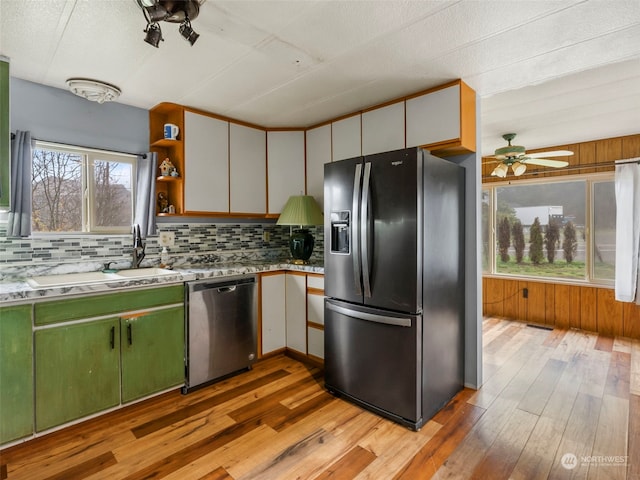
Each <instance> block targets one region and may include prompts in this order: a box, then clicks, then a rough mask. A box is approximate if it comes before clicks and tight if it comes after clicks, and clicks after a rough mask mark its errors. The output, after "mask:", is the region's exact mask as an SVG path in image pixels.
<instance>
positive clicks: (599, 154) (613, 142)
mask: <svg viewBox="0 0 640 480" xmlns="http://www.w3.org/2000/svg"><path fill="white" fill-rule="evenodd" d="M621 158H622V138H621V137H618V138H607V139H605V140H598V141H596V162H597V163H607V162H614V161H616V160H620V159H621ZM612 169H613V167H611V166H608V167H600V168H597V169H596V171H598V172H606V171H611V170H612Z"/></svg>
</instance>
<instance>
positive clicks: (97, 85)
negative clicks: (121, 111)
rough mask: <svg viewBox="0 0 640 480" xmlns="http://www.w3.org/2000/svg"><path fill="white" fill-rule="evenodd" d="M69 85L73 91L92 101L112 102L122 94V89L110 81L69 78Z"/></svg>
mask: <svg viewBox="0 0 640 480" xmlns="http://www.w3.org/2000/svg"><path fill="white" fill-rule="evenodd" d="M67 86H68V87H69V90H71V92H72V93H75V94H76V95H78V96H79V97H82V98H86V99H87V100H91V101H92V102H98V103H104V102H112V101H114V100H116V99H117V98H118V97H119V96H120V93H121V92H120V89H119V88H118V87H116V86H115V85H111V84H110V83H105V82H101V81H99V80H91V79H90V78H69V79H68V80H67Z"/></svg>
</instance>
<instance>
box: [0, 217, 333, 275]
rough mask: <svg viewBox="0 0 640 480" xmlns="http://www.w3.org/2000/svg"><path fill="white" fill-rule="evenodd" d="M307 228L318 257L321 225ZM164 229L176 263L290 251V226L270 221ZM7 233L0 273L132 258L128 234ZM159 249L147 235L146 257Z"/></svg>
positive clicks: (0, 231)
mask: <svg viewBox="0 0 640 480" xmlns="http://www.w3.org/2000/svg"><path fill="white" fill-rule="evenodd" d="M310 230H311V233H312V234H313V236H314V238H315V247H314V253H313V256H312V258H311V260H312V261H315V262H322V255H323V254H322V252H323V248H324V239H323V233H324V232H323V227H322V226H317V227H310ZM162 231H172V232H175V245H174V246H173V247H169V248H168V249H169V253H170V256H171V258H172V261H174V262H176V263H200V262H207V263H212V262H229V261H260V260H286V259H287V258H288V257H289V247H288V240H289V227H284V226H280V225H276V224H273V223H268V224H261V223H242V224H233V223H194V224H182V223H161V224H158V232H162ZM6 233H7V232H6V227H5V226H4V225H1V226H0V279H3V278H5V277H7V276H14V275H19V274H20V272H22V271H24V270H26V269H29V270H33V269H34V267H38V266H43V267H44V266H47V267H51V266H52V265H53V264H65V265H67V266H68V265H69V264H71V263H77V264H78V265H79V271H86V270H91V269H97V268H99V267H100V265H102V264H103V263H105V262H107V261H109V262H116V263H122V264H123V265H124V264H125V263H126V262H128V261H130V260H131V250H132V238H131V235H76V236H74V235H64V236H35V237H32V238H7V236H6ZM161 250H162V247H160V245H159V243H158V236H152V237H148V238H147V239H146V257H145V261H146V262H152V263H157V262H159V257H160V251H161ZM95 265H97V266H95ZM94 266H95V268H94ZM123 268H124V267H123ZM36 269H37V268H36Z"/></svg>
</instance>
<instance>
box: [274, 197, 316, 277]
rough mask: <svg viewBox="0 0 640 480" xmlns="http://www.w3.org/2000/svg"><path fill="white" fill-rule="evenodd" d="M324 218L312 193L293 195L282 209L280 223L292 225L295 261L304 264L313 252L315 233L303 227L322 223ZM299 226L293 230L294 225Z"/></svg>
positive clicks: (291, 244) (291, 237) (292, 247)
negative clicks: (312, 233)
mask: <svg viewBox="0 0 640 480" xmlns="http://www.w3.org/2000/svg"><path fill="white" fill-rule="evenodd" d="M323 223H324V218H323V216H322V211H321V210H320V207H319V206H318V203H317V202H316V201H315V199H314V198H313V197H312V196H311V195H293V196H291V197H289V200H287V203H286V204H285V206H284V208H283V209H282V213H281V214H280V218H278V222H277V224H278V225H290V229H289V231H290V237H289V249H290V250H291V256H292V257H293V263H295V264H297V265H302V264H305V263H308V262H309V257H311V254H312V253H313V244H314V240H313V235H311V233H309V230H308V229H306V228H303V227H304V226H306V225H322V224H323ZM294 225H297V226H298V228H296V229H295V230H293V231H291V230H292V228H293V226H294Z"/></svg>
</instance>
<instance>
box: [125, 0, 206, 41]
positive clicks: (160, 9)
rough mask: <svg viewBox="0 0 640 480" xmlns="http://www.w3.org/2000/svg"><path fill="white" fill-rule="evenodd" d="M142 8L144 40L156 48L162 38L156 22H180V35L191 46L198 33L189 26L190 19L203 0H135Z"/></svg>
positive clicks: (194, 16) (197, 12)
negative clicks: (145, 22)
mask: <svg viewBox="0 0 640 480" xmlns="http://www.w3.org/2000/svg"><path fill="white" fill-rule="evenodd" d="M135 2H136V3H137V4H138V6H139V7H140V8H141V9H142V13H143V14H144V18H145V20H146V21H147V26H146V28H145V29H144V32H145V33H146V36H145V38H144V41H145V42H147V43H148V44H149V45H152V46H154V47H156V48H158V45H159V44H160V41H161V40H163V41H164V38H162V29H161V28H160V25H159V23H158V22H170V23H179V24H180V29H179V31H180V35H182V37H184V39H185V40H187V41H188V42H189V43H190V44H191V45H192V46H193V44H194V43H196V40H198V37H199V36H200V35H198V34H197V33H196V32H195V31H194V30H193V28H192V27H191V21H192V20H194V19H195V18H196V17H197V16H198V14H199V13H200V5H202V4H203V3H204V2H205V0H135Z"/></svg>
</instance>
